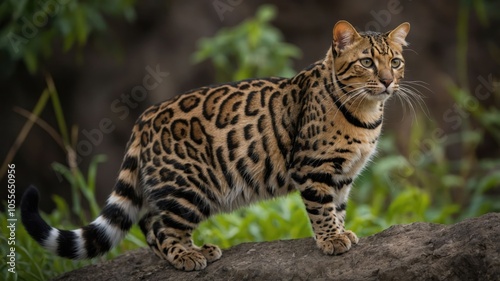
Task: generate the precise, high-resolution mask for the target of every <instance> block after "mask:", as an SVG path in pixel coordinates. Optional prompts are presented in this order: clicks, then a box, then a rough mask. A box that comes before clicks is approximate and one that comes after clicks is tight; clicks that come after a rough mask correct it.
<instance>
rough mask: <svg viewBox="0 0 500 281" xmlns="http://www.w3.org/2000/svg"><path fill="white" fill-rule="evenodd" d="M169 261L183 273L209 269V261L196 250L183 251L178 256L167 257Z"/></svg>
mask: <svg viewBox="0 0 500 281" xmlns="http://www.w3.org/2000/svg"><path fill="white" fill-rule="evenodd" d="M167 260H168V261H169V262H170V264H171V265H173V266H174V267H175V268H177V269H179V270H183V271H193V270H202V269H204V268H205V267H207V259H206V258H205V257H204V256H203V255H202V254H201V253H199V252H197V251H194V250H189V251H183V252H180V253H179V254H176V255H173V256H172V255H167Z"/></svg>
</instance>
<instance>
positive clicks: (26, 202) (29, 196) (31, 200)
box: [21, 185, 40, 217]
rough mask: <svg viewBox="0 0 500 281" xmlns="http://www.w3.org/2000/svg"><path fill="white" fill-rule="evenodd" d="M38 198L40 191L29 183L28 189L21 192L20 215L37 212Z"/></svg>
mask: <svg viewBox="0 0 500 281" xmlns="http://www.w3.org/2000/svg"><path fill="white" fill-rule="evenodd" d="M39 198H40V193H39V192H38V189H37V188H36V187H34V186H33V185H30V186H29V187H28V189H26V191H25V192H24V194H23V198H22V199H21V215H22V216H23V217H24V215H23V214H32V213H38V200H39Z"/></svg>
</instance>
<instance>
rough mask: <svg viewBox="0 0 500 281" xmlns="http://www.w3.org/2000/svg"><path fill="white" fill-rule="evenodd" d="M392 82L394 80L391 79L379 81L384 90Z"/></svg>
mask: <svg viewBox="0 0 500 281" xmlns="http://www.w3.org/2000/svg"><path fill="white" fill-rule="evenodd" d="M392 81H394V79H392V78H386V79H380V82H382V84H384V86H385V87H386V88H388V87H389V85H391V83H392Z"/></svg>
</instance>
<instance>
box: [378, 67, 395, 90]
mask: <svg viewBox="0 0 500 281" xmlns="http://www.w3.org/2000/svg"><path fill="white" fill-rule="evenodd" d="M378 78H379V80H380V82H381V83H382V84H383V85H384V86H385V87H386V88H388V87H389V85H391V83H392V81H394V78H393V77H392V73H391V71H390V70H389V69H382V70H381V71H380V73H379V76H378Z"/></svg>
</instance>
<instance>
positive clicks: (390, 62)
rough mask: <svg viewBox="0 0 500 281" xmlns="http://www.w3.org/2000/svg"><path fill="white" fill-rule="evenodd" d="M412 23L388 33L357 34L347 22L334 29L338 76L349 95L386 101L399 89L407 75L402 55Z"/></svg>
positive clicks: (340, 22) (345, 92) (333, 46)
mask: <svg viewBox="0 0 500 281" xmlns="http://www.w3.org/2000/svg"><path fill="white" fill-rule="evenodd" d="M409 31H410V24H409V23H407V22H405V23H402V24H401V25H399V26H398V27H396V28H395V29H394V30H392V31H389V32H387V33H378V32H371V31H367V32H359V33H358V32H357V31H356V29H355V28H354V27H353V26H352V25H351V24H350V23H348V22H347V21H339V22H337V24H335V27H334V28H333V44H332V53H333V57H334V73H333V75H334V77H333V79H334V80H335V81H336V83H337V85H338V86H339V87H340V88H341V89H342V92H343V93H344V94H346V95H351V96H353V95H357V96H363V98H367V99H369V100H385V99H386V98H388V97H390V96H391V95H392V94H393V93H394V92H396V91H397V90H398V89H399V83H400V80H401V79H402V78H403V76H404V67H405V61H404V58H403V55H402V50H403V46H407V45H408V43H407V42H406V40H405V38H406V35H407V34H408V32H409Z"/></svg>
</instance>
